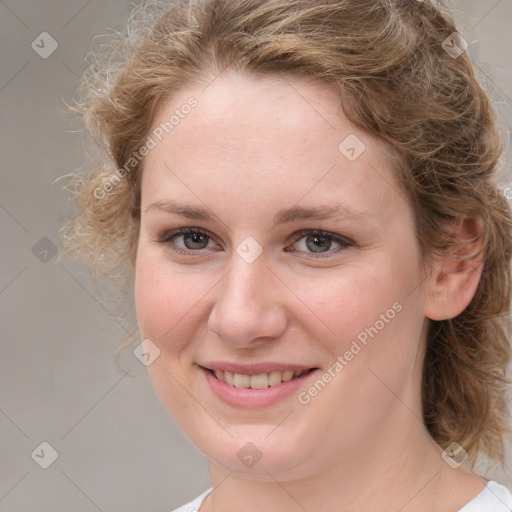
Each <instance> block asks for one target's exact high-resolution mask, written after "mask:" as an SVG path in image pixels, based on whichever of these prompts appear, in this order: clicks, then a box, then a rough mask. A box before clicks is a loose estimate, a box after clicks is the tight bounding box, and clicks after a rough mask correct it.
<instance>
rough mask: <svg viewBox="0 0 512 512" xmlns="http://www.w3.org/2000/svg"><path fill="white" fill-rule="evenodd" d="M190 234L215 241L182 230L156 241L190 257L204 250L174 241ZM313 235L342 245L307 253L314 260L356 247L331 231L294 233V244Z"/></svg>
mask: <svg viewBox="0 0 512 512" xmlns="http://www.w3.org/2000/svg"><path fill="white" fill-rule="evenodd" d="M189 233H197V234H201V235H206V236H207V237H208V238H209V240H213V237H212V236H211V235H209V234H208V232H206V231H204V230H203V229H199V228H180V229H175V230H172V231H168V232H166V233H163V234H162V235H160V236H158V237H157V238H156V241H157V242H158V243H160V244H162V245H166V246H168V247H169V248H170V249H171V250H173V251H174V252H176V253H178V254H184V255H190V254H192V253H195V252H200V251H202V250H203V249H182V248H181V247H178V246H177V245H176V244H174V243H173V241H172V240H173V239H174V238H176V237H178V236H182V235H186V234H189ZM312 235H318V236H321V237H323V238H326V239H328V240H331V241H333V242H336V243H337V244H339V245H340V247H337V248H335V249H333V250H329V251H326V252H320V253H314V252H307V254H309V255H311V256H312V257H313V258H325V257H329V256H331V255H332V254H335V253H338V252H340V251H342V250H344V249H348V248H349V247H352V246H353V245H355V244H354V242H352V241H351V240H349V239H347V238H344V237H341V236H340V235H337V234H335V233H330V232H329V231H323V230H321V229H303V230H301V231H298V232H297V233H294V234H293V235H292V239H293V242H292V243H293V244H296V243H297V242H298V241H299V240H301V239H302V238H304V237H306V236H312ZM285 250H286V249H285ZM286 252H304V251H297V250H296V249H292V250H287V251H286Z"/></svg>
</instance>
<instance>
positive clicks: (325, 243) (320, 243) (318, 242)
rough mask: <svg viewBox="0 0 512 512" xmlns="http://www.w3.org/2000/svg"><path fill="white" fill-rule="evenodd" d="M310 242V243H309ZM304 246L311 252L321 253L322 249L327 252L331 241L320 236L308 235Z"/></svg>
mask: <svg viewBox="0 0 512 512" xmlns="http://www.w3.org/2000/svg"><path fill="white" fill-rule="evenodd" d="M311 241H312V243H310V242H311ZM306 245H307V246H308V249H310V250H312V251H313V252H323V249H324V250H328V249H329V248H330V246H331V241H330V240H329V239H328V238H326V237H323V236H320V235H310V236H308V237H307V238H306ZM319 249H320V250H319Z"/></svg>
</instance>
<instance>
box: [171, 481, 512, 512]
mask: <svg viewBox="0 0 512 512" xmlns="http://www.w3.org/2000/svg"><path fill="white" fill-rule="evenodd" d="M211 492H212V489H208V490H207V491H205V492H203V494H201V496H198V497H197V498H196V499H195V500H193V501H191V502H190V503H187V504H186V505H183V506H181V507H179V508H177V509H175V510H173V511H172V512H198V510H199V507H200V506H201V504H202V503H203V501H204V500H205V499H206V496H208V494H210V493H211ZM458 512H512V494H510V492H509V490H508V489H507V488H506V487H503V485H500V484H499V483H497V482H495V481H494V480H490V481H489V482H488V483H487V486H486V487H485V489H484V490H483V491H482V492H481V493H480V494H478V496H476V497H475V498H473V499H472V500H471V501H470V502H469V503H467V504H466V505H464V506H463V507H462V508H461V509H460V510H459V511H458Z"/></svg>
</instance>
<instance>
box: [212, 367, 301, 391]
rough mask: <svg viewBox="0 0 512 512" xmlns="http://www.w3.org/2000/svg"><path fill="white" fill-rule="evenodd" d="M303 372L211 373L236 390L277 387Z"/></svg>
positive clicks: (219, 371)
mask: <svg viewBox="0 0 512 512" xmlns="http://www.w3.org/2000/svg"><path fill="white" fill-rule="evenodd" d="M304 372H305V371H304V370H286V371H285V372H270V373H261V374H260V375H243V374H240V373H231V372H225V371H223V370H215V371H214V372H213V373H214V374H215V377H217V379H219V380H221V381H222V382H225V383H226V384H228V385H230V386H234V387H236V388H252V389H266V388H268V387H269V386H270V387H272V386H277V385H279V384H281V383H282V382H288V381H289V380H292V379H293V378H296V377H300V376H301V375H302V374H303V373H304Z"/></svg>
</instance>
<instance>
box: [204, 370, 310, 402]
mask: <svg viewBox="0 0 512 512" xmlns="http://www.w3.org/2000/svg"><path fill="white" fill-rule="evenodd" d="M199 369H200V370H201V371H202V372H203V374H204V376H205V377H206V380H207V381H208V384H209V385H210V388H211V390H212V391H213V393H214V394H215V395H216V396H217V397H219V398H220V399H221V400H222V401H224V402H226V403H228V404H230V405H234V406H238V407H266V406H269V405H272V404H275V403H277V402H279V401H281V400H284V399H285V398H287V397H289V396H290V395H292V394H293V393H295V392H297V390H298V389H299V388H300V387H301V386H302V385H303V384H304V382H305V380H306V379H309V378H310V377H311V376H312V375H313V374H314V373H316V371H317V370H313V371H309V372H308V373H305V374H304V375H301V376H300V377H296V378H294V379H292V380H289V381H287V382H282V383H281V384H278V385H277V386H271V387H268V388H266V389H252V388H237V387H235V386H230V385H229V384H226V383H225V382H223V381H221V380H219V379H217V377H215V376H214V375H212V374H211V373H210V371H209V370H206V369H204V368H201V367H200V368H199Z"/></svg>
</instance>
